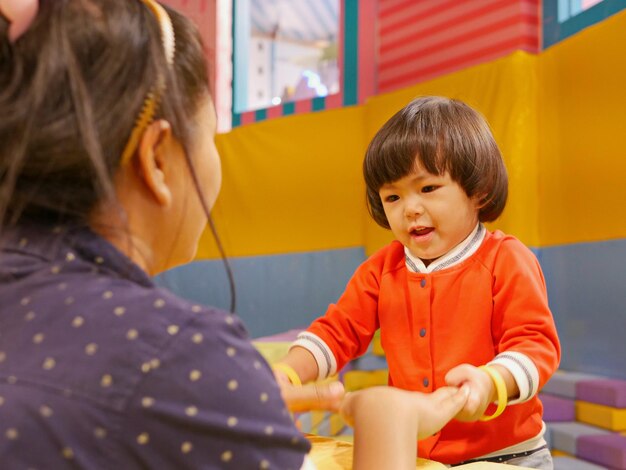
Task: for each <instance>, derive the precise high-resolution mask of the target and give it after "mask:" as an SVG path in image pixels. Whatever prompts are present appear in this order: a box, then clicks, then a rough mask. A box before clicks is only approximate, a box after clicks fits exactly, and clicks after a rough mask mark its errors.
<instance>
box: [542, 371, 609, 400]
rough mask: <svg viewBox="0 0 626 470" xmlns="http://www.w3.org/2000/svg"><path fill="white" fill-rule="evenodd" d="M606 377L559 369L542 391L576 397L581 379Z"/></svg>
mask: <svg viewBox="0 0 626 470" xmlns="http://www.w3.org/2000/svg"><path fill="white" fill-rule="evenodd" d="M604 378H605V377H601V376H599V375H591V374H583V373H580V372H567V371H563V370H557V371H556V373H555V374H554V375H553V376H552V378H551V379H550V380H549V381H548V383H547V384H545V385H544V386H543V389H542V390H541V391H542V392H544V393H551V394H552V395H558V396H560V397H566V398H576V383H578V382H580V381H581V380H603V379H604Z"/></svg>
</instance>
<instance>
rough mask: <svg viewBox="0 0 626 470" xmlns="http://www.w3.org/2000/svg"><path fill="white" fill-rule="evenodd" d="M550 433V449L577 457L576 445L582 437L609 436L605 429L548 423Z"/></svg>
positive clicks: (584, 425) (579, 424) (577, 424)
mask: <svg viewBox="0 0 626 470" xmlns="http://www.w3.org/2000/svg"><path fill="white" fill-rule="evenodd" d="M547 427H548V429H549V431H550V448H551V449H557V450H560V451H562V452H567V453H568V454H570V455H576V453H577V449H576V445H577V442H578V439H579V438H580V437H581V436H595V435H603V436H604V435H607V434H610V433H609V431H607V430H605V429H600V428H596V427H594V426H588V425H586V424H582V423H548V425H547Z"/></svg>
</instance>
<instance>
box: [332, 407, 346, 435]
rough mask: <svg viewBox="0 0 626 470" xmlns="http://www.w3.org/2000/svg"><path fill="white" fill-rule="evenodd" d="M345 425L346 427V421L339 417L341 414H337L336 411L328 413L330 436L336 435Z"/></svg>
mask: <svg viewBox="0 0 626 470" xmlns="http://www.w3.org/2000/svg"><path fill="white" fill-rule="evenodd" d="M345 427H346V423H345V422H344V421H343V419H342V418H341V415H339V414H338V413H333V414H332V415H330V435H331V436H336V435H337V434H339V433H340V432H341V431H342V429H343V428H345Z"/></svg>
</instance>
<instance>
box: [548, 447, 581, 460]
mask: <svg viewBox="0 0 626 470" xmlns="http://www.w3.org/2000/svg"><path fill="white" fill-rule="evenodd" d="M550 453H551V454H552V457H553V458H554V457H571V458H576V457H574V456H573V455H571V454H568V453H567V452H561V451H560V450H557V449H553V450H551V451H550Z"/></svg>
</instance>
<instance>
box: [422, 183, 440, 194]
mask: <svg viewBox="0 0 626 470" xmlns="http://www.w3.org/2000/svg"><path fill="white" fill-rule="evenodd" d="M438 187H439V186H435V185H434V184H431V185H429V186H424V187H423V188H422V192H423V193H432V192H433V191H434V190H435V189H437V188H438Z"/></svg>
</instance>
